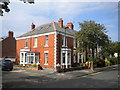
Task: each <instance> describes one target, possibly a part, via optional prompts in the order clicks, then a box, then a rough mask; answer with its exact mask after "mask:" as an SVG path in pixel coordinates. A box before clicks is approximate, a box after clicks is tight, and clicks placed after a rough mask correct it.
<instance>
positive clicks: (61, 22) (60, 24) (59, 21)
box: [58, 18, 63, 28]
mask: <svg viewBox="0 0 120 90" xmlns="http://www.w3.org/2000/svg"><path fill="white" fill-rule="evenodd" d="M58 25H59V26H60V27H61V28H63V20H62V18H60V19H59V20H58Z"/></svg>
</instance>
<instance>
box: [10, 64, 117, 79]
mask: <svg viewBox="0 0 120 90" xmlns="http://www.w3.org/2000/svg"><path fill="white" fill-rule="evenodd" d="M112 68H118V65H112V66H107V67H101V68H94V71H91V70H90V69H83V70H75V71H69V72H63V73H58V72H56V71H55V70H54V69H49V68H46V69H44V70H39V71H34V70H13V71H11V72H24V73H25V74H28V75H29V76H46V77H48V78H49V77H50V78H53V79H55V80H59V79H60V80H64V79H71V78H75V77H82V76H86V75H89V74H92V73H98V72H100V71H104V70H108V69H112Z"/></svg>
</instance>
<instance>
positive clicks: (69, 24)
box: [66, 23, 74, 29]
mask: <svg viewBox="0 0 120 90" xmlns="http://www.w3.org/2000/svg"><path fill="white" fill-rule="evenodd" d="M66 26H67V27H69V28H70V29H73V28H74V25H73V23H67V25H66Z"/></svg>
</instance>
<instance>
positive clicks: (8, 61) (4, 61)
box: [3, 60, 11, 63]
mask: <svg viewBox="0 0 120 90" xmlns="http://www.w3.org/2000/svg"><path fill="white" fill-rule="evenodd" d="M3 63H11V61H10V60H3Z"/></svg>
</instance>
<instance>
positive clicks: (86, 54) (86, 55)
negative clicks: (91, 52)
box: [85, 48, 88, 61]
mask: <svg viewBox="0 0 120 90" xmlns="http://www.w3.org/2000/svg"><path fill="white" fill-rule="evenodd" d="M87 58H88V53H87V48H86V49H85V60H86V61H87Z"/></svg>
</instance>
